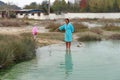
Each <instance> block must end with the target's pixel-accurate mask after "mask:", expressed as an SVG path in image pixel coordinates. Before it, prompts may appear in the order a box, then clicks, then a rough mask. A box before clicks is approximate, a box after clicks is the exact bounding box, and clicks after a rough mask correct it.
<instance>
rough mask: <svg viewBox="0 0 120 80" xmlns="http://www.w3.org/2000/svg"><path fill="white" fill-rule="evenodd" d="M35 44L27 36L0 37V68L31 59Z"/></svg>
mask: <svg viewBox="0 0 120 80" xmlns="http://www.w3.org/2000/svg"><path fill="white" fill-rule="evenodd" d="M34 50H35V43H34V41H33V40H32V39H31V38H29V37H27V36H13V35H0V68H5V67H7V66H9V65H11V64H14V63H16V62H21V61H25V60H29V59H32V58H33V56H34Z"/></svg>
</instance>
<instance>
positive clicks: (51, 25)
mask: <svg viewBox="0 0 120 80" xmlns="http://www.w3.org/2000/svg"><path fill="white" fill-rule="evenodd" d="M59 26H60V24H58V23H53V22H52V23H49V24H48V26H47V27H46V29H49V31H50V32H55V30H56V29H57V28H58V27H59Z"/></svg>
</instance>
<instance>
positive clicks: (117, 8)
mask: <svg viewBox="0 0 120 80" xmlns="http://www.w3.org/2000/svg"><path fill="white" fill-rule="evenodd" d="M31 8H32V9H42V10H44V12H46V13H47V12H48V2H47V1H43V2H42V4H37V3H36V2H32V3H31V4H30V5H26V6H25V7H24V9H31ZM50 9H51V12H55V13H57V14H60V13H61V12H120V0H81V1H80V2H77V3H72V2H68V3H66V2H65V0H55V1H54V2H53V5H51V7H50Z"/></svg>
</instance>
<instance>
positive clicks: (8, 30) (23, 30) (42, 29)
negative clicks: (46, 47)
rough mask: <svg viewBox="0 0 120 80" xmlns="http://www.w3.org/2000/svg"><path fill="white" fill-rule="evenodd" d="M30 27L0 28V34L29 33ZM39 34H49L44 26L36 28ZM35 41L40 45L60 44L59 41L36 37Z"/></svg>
mask: <svg viewBox="0 0 120 80" xmlns="http://www.w3.org/2000/svg"><path fill="white" fill-rule="evenodd" d="M31 30H32V26H24V27H0V34H9V35H19V34H20V33H27V32H31ZM38 32H39V33H50V32H49V30H48V29H45V27H44V26H38ZM37 41H38V42H39V43H40V44H57V43H62V41H59V40H51V39H49V40H48V39H42V38H40V37H37Z"/></svg>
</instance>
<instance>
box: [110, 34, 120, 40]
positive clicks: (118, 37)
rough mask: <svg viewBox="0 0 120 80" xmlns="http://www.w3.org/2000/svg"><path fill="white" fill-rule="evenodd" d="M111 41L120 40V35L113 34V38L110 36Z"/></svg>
mask: <svg viewBox="0 0 120 80" xmlns="http://www.w3.org/2000/svg"><path fill="white" fill-rule="evenodd" d="M109 39H112V40H120V34H112V35H111V36H109Z"/></svg>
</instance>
